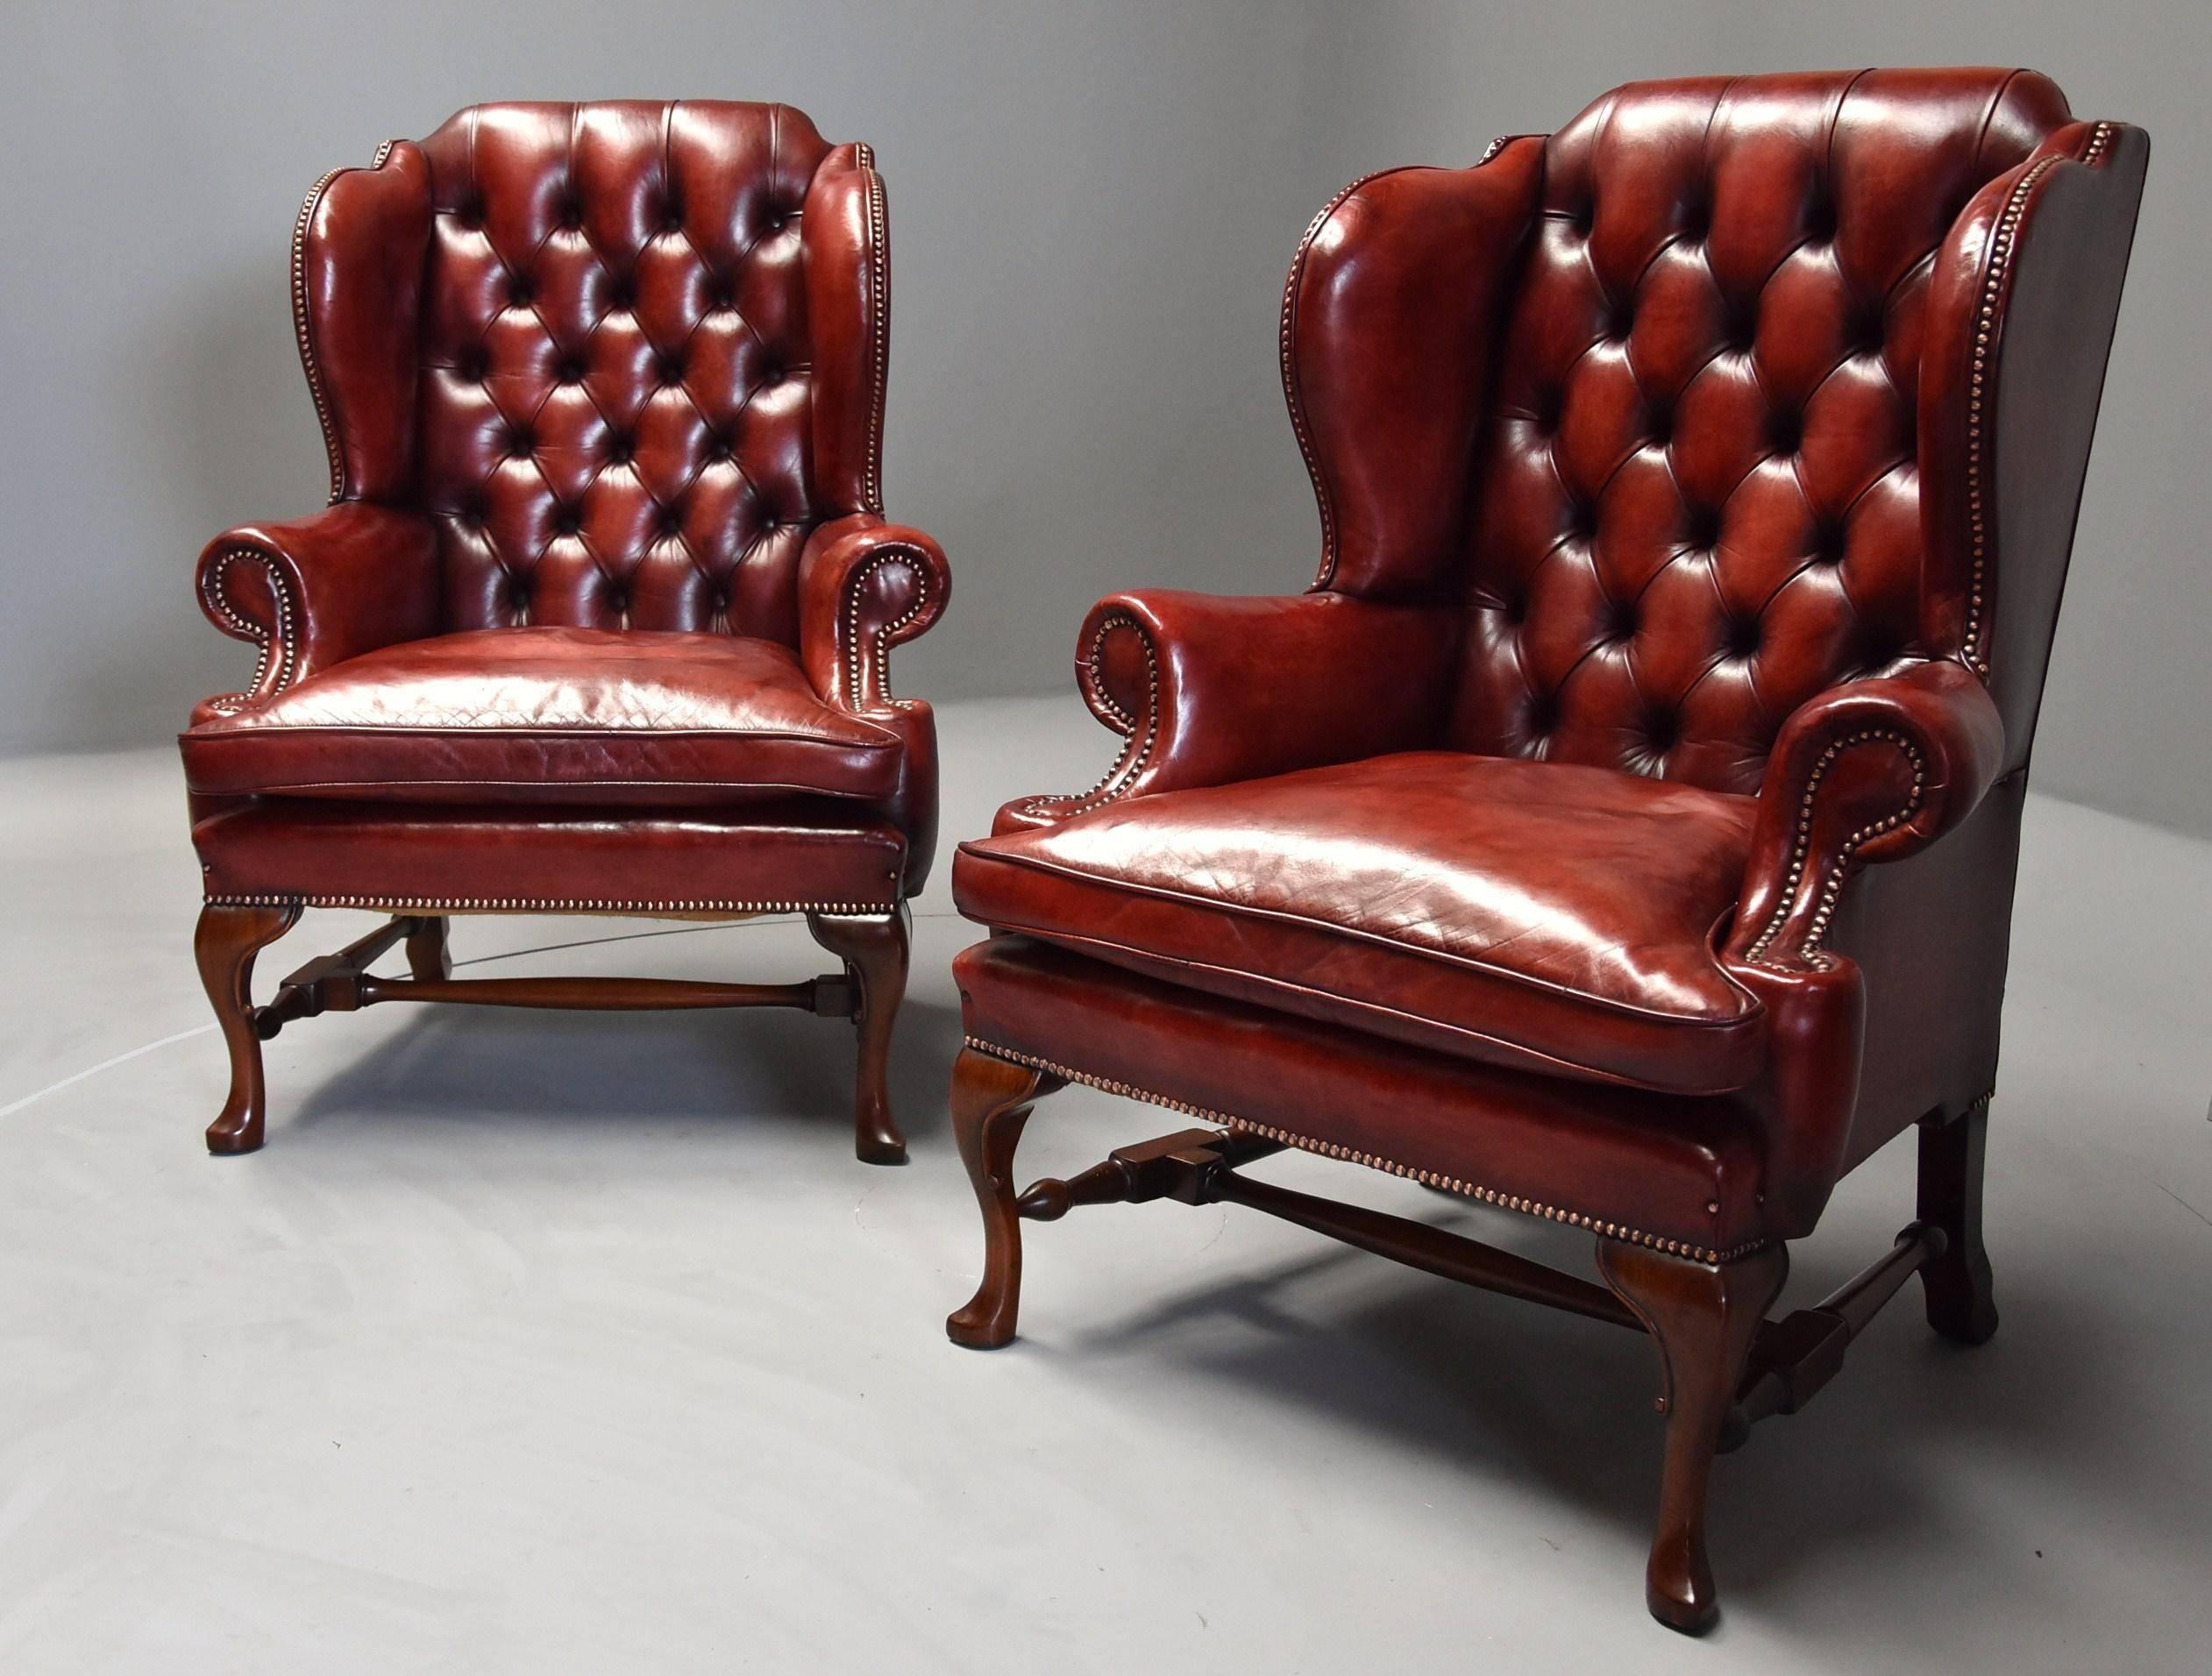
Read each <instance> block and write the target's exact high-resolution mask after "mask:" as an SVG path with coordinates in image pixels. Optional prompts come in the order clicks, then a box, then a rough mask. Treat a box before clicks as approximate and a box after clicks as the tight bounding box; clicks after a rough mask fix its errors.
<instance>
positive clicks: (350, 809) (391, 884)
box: [192, 799, 906, 914]
mask: <svg viewBox="0 0 2212 1676" xmlns="http://www.w3.org/2000/svg"><path fill="white" fill-rule="evenodd" d="M192 842H193V846H194V848H195V849H197V850H198V851H199V856H200V864H201V867H202V869H203V872H204V874H205V880H204V883H205V884H206V888H207V895H208V899H209V900H210V902H220V903H256V902H293V901H297V900H299V899H300V898H301V896H302V882H303V881H305V882H309V884H311V885H312V888H310V889H309V890H308V891H306V892H305V894H307V895H308V896H309V898H311V899H312V900H314V901H316V902H318V903H320V904H322V905H325V906H331V907H354V908H389V909H395V910H399V909H425V908H445V909H455V910H462V911H466V910H471V909H479V910H487V909H500V910H514V911H520V910H525V909H530V910H537V911H539V912H543V913H559V912H564V911H565V912H573V913H683V914H694V913H695V914H736V913H795V912H798V911H800V910H801V909H816V910H821V911H825V912H829V913H886V912H888V911H889V910H891V909H893V908H895V907H896V906H897V905H898V903H899V899H900V895H901V893H902V890H903V884H904V881H903V876H902V872H901V869H902V867H903V865H904V862H905V856H906V842H905V838H904V835H903V834H901V833H900V831H899V829H898V828H897V827H893V826H892V825H890V824H889V823H888V822H886V821H881V820H854V819H852V818H851V817H850V814H848V815H847V817H846V818H845V819H844V820H842V821H838V820H829V819H825V818H824V814H823V812H822V811H821V809H820V808H818V807H815V806H810V805H807V804H806V803H803V802H791V803H786V804H769V805H748V806H745V807H743V808H737V809H706V808H701V809H685V810H677V811H658V810H648V809H638V808H635V807H629V808H620V809H614V810H593V809H568V808H551V809H544V810H540V811H537V812H536V813H532V814H531V815H530V818H529V819H527V820H524V819H522V818H520V817H518V816H517V814H516V811H515V810H514V809H513V808H511V807H480V808H472V807H454V806H436V805H432V806H415V807H401V808H394V807H388V806H382V805H378V804H367V803H347V802H323V803H304V802H288V801H284V800H281V799H259V800H255V801H251V802H230V803H225V804H224V805H223V806H220V807H219V808H217V811H216V812H215V813H210V814H207V815H204V816H203V817H202V818H200V819H198V820H195V821H194V822H193V826H192ZM341 883H342V884H344V886H345V889H344V890H343V891H340V890H338V888H337V886H338V884H341Z"/></svg>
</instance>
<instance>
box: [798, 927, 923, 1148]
mask: <svg viewBox="0 0 2212 1676" xmlns="http://www.w3.org/2000/svg"><path fill="white" fill-rule="evenodd" d="M807 929H808V930H809V931H811V932H813V933H814V941H816V942H818V943H820V944H821V946H822V947H823V948H827V949H828V950H829V952H830V953H831V954H833V955H837V956H839V957H840V958H841V959H843V962H845V970H846V971H847V972H848V973H849V974H850V975H851V977H852V979H853V982H854V983H855V984H857V985H858V986H859V990H860V1007H859V1011H858V1012H857V1013H856V1014H855V1015H854V1017H853V1025H854V1027H855V1029H856V1030H857V1032H858V1033H859V1037H860V1066H859V1072H858V1076H857V1082H856V1086H855V1089H854V1094H853V1150H854V1152H855V1153H857V1154H858V1155H859V1158H860V1161H861V1162H862V1163H864V1164H903V1163H905V1162H906V1161H907V1138H906V1137H905V1136H904V1135H902V1134H900V1133H899V1125H898V1121H897V1119H894V1118H893V1116H892V1115H891V1089H890V1075H891V1027H892V1026H893V1023H894V1022H895V1021H896V1020H897V1019H898V1017H899V1003H900V1001H901V1000H903V999H904V998H905V997H906V993H907V948H908V944H909V941H910V933H909V928H908V925H907V908H906V905H905V904H904V903H901V904H900V905H899V907H898V909H897V910H896V911H895V912H893V913H887V914H884V915H882V916H880V917H879V918H855V917H849V916H845V915H832V914H825V913H810V914H808V915H807Z"/></svg>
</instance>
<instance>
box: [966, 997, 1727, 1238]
mask: <svg viewBox="0 0 2212 1676" xmlns="http://www.w3.org/2000/svg"><path fill="white" fill-rule="evenodd" d="M966 1041H967V1044H968V1046H969V1047H971V1048H974V1049H975V1050H976V1051H977V1052H978V1053H979V1054H989V1055H991V1056H992V1058H994V1059H1003V1060H1006V1061H1007V1062H1010V1063H1013V1064H1016V1065H1027V1066H1028V1067H1029V1069H1032V1070H1039V1071H1043V1072H1045V1073H1046V1074H1047V1075H1049V1076H1056V1077H1058V1078H1059V1079H1060V1080H1061V1081H1062V1082H1063V1083H1082V1084H1084V1086H1085V1087H1086V1088H1095V1089H1098V1090H1100V1091H1101V1092H1103V1093H1106V1094H1118V1095H1120V1097H1122V1098H1124V1099H1130V1100H1142V1101H1143V1102H1145V1104H1148V1105H1157V1106H1163V1107H1165V1108H1166V1109H1167V1110H1169V1111H1180V1112H1182V1113H1183V1114H1184V1116H1185V1117H1192V1118H1197V1119H1200V1120H1201V1121H1203V1122H1206V1123H1218V1124H1223V1125H1226V1126H1227V1127H1229V1128H1231V1129H1235V1130H1240V1131H1241V1132H1243V1133H1247V1134H1254V1135H1258V1136H1259V1137H1261V1138H1262V1140H1273V1141H1279V1142H1280V1143H1282V1144H1283V1145H1284V1146H1286V1147H1297V1148H1298V1150H1300V1151H1301V1152H1310V1153H1315V1154H1319V1155H1320V1156H1322V1157H1324V1158H1336V1159H1341V1160H1343V1161H1346V1162H1347V1163H1354V1164H1364V1165H1366V1166H1367V1168H1369V1169H1379V1170H1383V1171H1386V1172H1388V1173H1389V1174H1391V1175H1403V1176H1405V1178H1406V1179H1407V1180H1409V1181H1415V1182H1423V1183H1425V1184H1426V1185H1427V1186H1430V1187H1439V1188H1442V1189H1444V1190H1446V1191H1447V1192H1451V1193H1457V1194H1460V1195H1461V1196H1462V1197H1466V1198H1470V1199H1479V1200H1480V1201H1482V1203H1483V1204H1495V1205H1497V1206H1498V1207H1499V1208H1500V1209H1501V1210H1506V1211H1519V1212H1520V1213H1521V1214H1522V1215H1524V1216H1533V1217H1541V1218H1544V1219H1545V1220H1546V1221H1548V1222H1563V1223H1566V1224H1567V1225H1569V1226H1570V1227H1576V1228H1587V1229H1589V1230H1590V1232H1592V1233H1596V1234H1602V1235H1604V1237H1605V1238H1606V1239H1625V1240H1627V1241H1628V1242H1629V1243H1631V1244H1632V1245H1639V1246H1649V1247H1650V1248H1651V1249H1652V1250H1654V1251H1663V1252H1665V1253H1668V1255H1670V1256H1675V1257H1688V1258H1690V1259H1692V1260H1693V1261H1697V1262H1701V1263H1729V1262H1733V1261H1736V1259H1737V1258H1739V1257H1742V1256H1745V1255H1746V1254H1748V1253H1751V1252H1754V1251H1757V1250H1758V1249H1759V1248H1760V1246H1764V1245H1766V1244H1767V1243H1768V1242H1767V1241H1766V1240H1764V1239H1753V1240H1748V1241H1746V1243H1744V1244H1743V1245H1740V1246H1731V1247H1730V1248H1729V1249H1727V1250H1725V1251H1716V1250H1712V1249H1711V1248H1709V1247H1704V1246H1695V1245H1692V1244H1690V1243H1689V1242H1688V1241H1686V1240H1681V1239H1661V1237H1660V1236H1659V1235H1657V1234H1652V1233H1646V1232H1643V1231H1642V1230H1641V1229H1638V1228H1631V1227H1628V1226H1625V1225H1623V1224H1621V1223H1618V1222H1607V1221H1605V1220H1604V1219H1603V1218H1598V1217H1593V1216H1587V1215H1585V1214H1583V1212H1581V1211H1562V1210H1561V1209H1559V1208H1558V1207H1557V1206H1556V1205H1550V1204H1540V1203H1539V1202H1538V1201H1536V1200H1534V1199H1530V1198H1522V1197H1519V1196H1518V1195H1515V1194H1511V1193H1501V1192H1499V1191H1498V1190H1497V1189H1495V1188H1489V1187H1483V1186H1482V1185H1480V1184H1479V1183H1477V1182H1465V1181H1462V1180H1461V1179H1460V1178H1459V1177H1457V1176H1455V1175H1439V1174H1438V1173H1437V1172H1436V1171H1434V1170H1428V1169H1417V1168H1414V1167H1413V1166H1412V1165H1411V1164H1401V1163H1398V1162H1397V1161H1395V1160H1393V1159H1389V1158H1384V1157H1382V1156H1381V1155H1379V1154H1375V1153H1363V1152H1355V1151H1354V1150H1353V1149H1352V1148H1351V1147H1340V1146H1338V1145H1336V1144H1335V1143H1334V1141H1328V1140H1314V1139H1313V1138H1312V1137H1311V1136H1310V1135H1300V1134H1294V1133H1291V1131H1290V1130H1288V1129H1278V1128H1277V1127H1275V1126H1273V1125H1271V1124H1265V1123H1255V1122H1253V1121H1251V1120H1250V1119H1246V1118H1240V1117H1236V1116H1234V1115H1232V1114H1231V1113H1229V1112H1227V1111H1214V1110H1213V1108H1212V1107H1210V1106H1203V1105H1192V1104H1191V1103H1190V1102H1189V1101H1188V1100H1178V1099H1176V1098H1175V1097H1172V1096H1171V1095H1166V1094H1158V1093H1155V1092H1154V1091H1153V1090H1150V1089H1142V1088H1139V1087H1137V1086H1136V1085H1135V1084H1134V1083H1123V1082H1119V1081H1117V1080H1115V1079H1114V1078H1113V1077H1111V1076H1092V1075H1091V1073H1089V1072H1088V1071H1079V1070H1077V1069H1074V1068H1073V1067H1071V1066H1068V1065H1062V1064H1058V1063H1056V1062H1054V1061H1052V1060H1049V1059H1040V1058H1039V1057H1037V1056H1036V1055H1034V1054H1024V1053H1017V1052H1016V1051H1015V1050H1014V1049H1013V1048H1002V1047H1000V1046H999V1044H998V1043H996V1042H992V1041H985V1040H984V1039H983V1038H982V1037H980V1036H969V1037H967V1038H966ZM1708 1209H1709V1210H1710V1211H1712V1212H1713V1213H1714V1214H1718V1201H1716V1202H1715V1203H1714V1204H1712V1205H1710V1206H1709V1207H1708Z"/></svg>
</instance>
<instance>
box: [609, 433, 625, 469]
mask: <svg viewBox="0 0 2212 1676" xmlns="http://www.w3.org/2000/svg"><path fill="white" fill-rule="evenodd" d="M629 449H630V443H629V437H626V436H617V435H614V434H612V433H610V434H609V435H608V438H607V458H608V462H609V463H610V464H613V465H629Z"/></svg>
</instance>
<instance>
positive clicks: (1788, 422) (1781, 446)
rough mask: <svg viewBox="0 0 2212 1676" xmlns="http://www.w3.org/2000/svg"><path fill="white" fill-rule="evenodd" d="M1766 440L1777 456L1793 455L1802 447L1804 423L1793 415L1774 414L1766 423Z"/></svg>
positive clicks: (1797, 416)
mask: <svg viewBox="0 0 2212 1676" xmlns="http://www.w3.org/2000/svg"><path fill="white" fill-rule="evenodd" d="M1767 439H1768V440H1769V441H1770V442H1772V443H1773V444H1774V447H1775V452H1776V453H1777V454H1794V453H1796V451H1798V449H1800V448H1802V447H1803V445H1804V441H1805V422H1804V420H1803V418H1801V417H1800V416H1799V415H1796V414H1794V413H1776V414H1774V415H1771V416H1770V417H1769V418H1768V419H1767Z"/></svg>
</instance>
